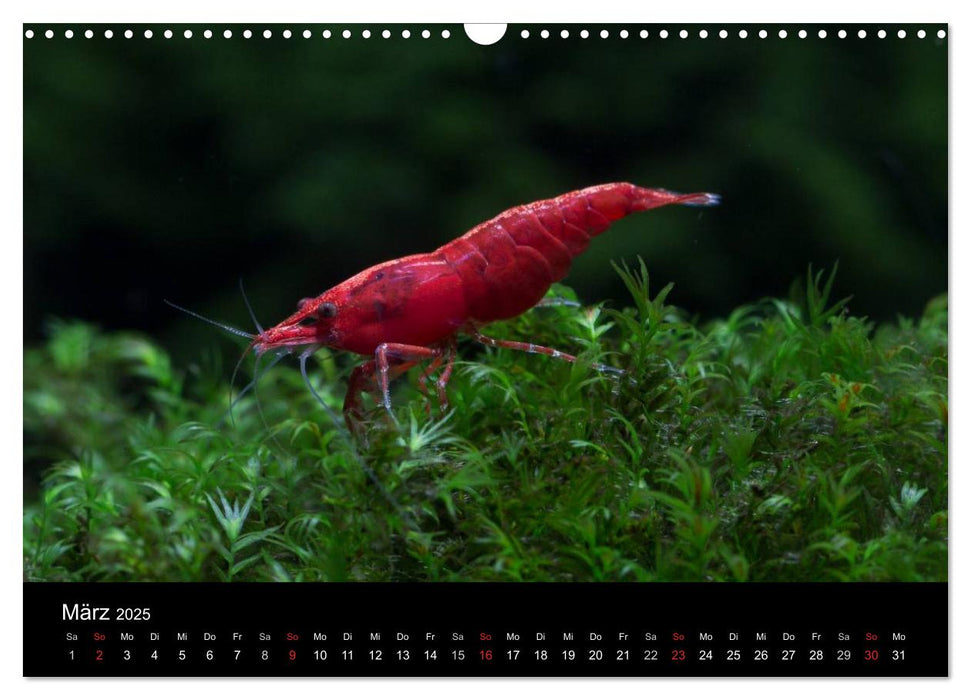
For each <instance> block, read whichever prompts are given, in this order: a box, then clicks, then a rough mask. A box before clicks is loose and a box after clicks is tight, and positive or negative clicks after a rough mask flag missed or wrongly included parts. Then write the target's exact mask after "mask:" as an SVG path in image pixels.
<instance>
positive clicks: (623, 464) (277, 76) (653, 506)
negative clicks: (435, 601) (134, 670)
mask: <svg viewBox="0 0 971 700" xmlns="http://www.w3.org/2000/svg"><path fill="white" fill-rule="evenodd" d="M493 39H495V40H494V41H493V40H492V39H489V40H488V41H487V42H484V43H479V42H477V41H474V40H473V39H472V38H470V37H469V35H468V34H467V32H466V30H465V28H463V26H462V25H400V24H387V25H382V24H369V25H332V24H299V23H294V24H287V23H279V24H269V25H262V24H261V25H256V24H254V25H237V24H225V25H223V24H211V25H179V24H172V25H122V24H116V25H98V24H91V25H81V24H76V25H24V38H23V57H24V62H23V72H24V89H23V109H24V112H23V126H24V129H23V134H24V137H23V139H24V140H23V158H24V163H23V179H24V231H23V241H24V319H25V321H24V359H23V373H24V387H23V435H24V494H23V578H24V582H25V584H26V585H30V584H33V583H40V582H43V583H72V584H74V583H85V584H114V583H131V582H138V583H193V584H198V583H217V582H219V583H233V584H237V583H239V584H249V583H257V582H258V583H270V582H276V583H294V584H296V583H328V584H329V583H341V584H344V583H355V582H368V583H377V584H382V585H383V584H389V585H391V588H390V589H384V588H383V589H381V590H393V589H394V588H393V587H394V585H398V584H401V585H405V584H407V585H412V584H425V583H435V584H443V583H453V582H463V583H476V584H500V583H517V584H518V583H526V584H534V583H565V584H607V583H632V584H652V583H657V584H670V583H686V584H721V583H731V584H745V585H748V584H778V583H799V584H804V583H848V582H853V583H888V584H890V583H942V582H947V580H948V92H947V91H948V41H949V39H948V36H947V31H946V25H930V24H928V25H909V24H908V25H896V24H886V25H845V26H844V25H772V24H767V25H720V24H712V25H694V24H692V25H641V24H630V25H622V24H603V25H600V24H589V25H561V24H548V25H540V24H537V25H508V26H507V27H505V31H504V33H503V34H502V35H501V37H498V38H496V37H493ZM293 588H298V587H297V586H293ZM443 595H444V593H443ZM59 610H60V608H59ZM65 614H68V613H65ZM71 614H73V613H71Z"/></svg>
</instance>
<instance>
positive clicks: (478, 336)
mask: <svg viewBox="0 0 971 700" xmlns="http://www.w3.org/2000/svg"><path fill="white" fill-rule="evenodd" d="M467 332H468V333H469V335H471V336H472V337H473V338H474V339H475V340H477V341H479V342H480V343H483V344H484V345H491V346H492V347H494V348H508V349H510V350H520V351H522V352H530V353H533V354H534V355H547V356H549V357H555V358H557V359H559V360H566V361H567V362H576V361H577V358H576V355H570V354H569V353H565V352H562V351H560V350H556V349H555V348H548V347H546V346H545V345H536V344H535V343H523V342H520V341H518V340H498V339H496V338H490V337H489V336H487V335H482V333H480V332H479V331H478V330H477V329H475V328H472V329H469V330H468V331H467ZM590 366H591V367H593V368H594V369H595V370H597V371H598V372H607V373H609V374H617V375H621V374H626V372H624V370H622V369H620V368H619V367H611V366H610V365H604V364H601V363H599V362H593V363H591V364H590Z"/></svg>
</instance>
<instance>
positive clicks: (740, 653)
mask: <svg viewBox="0 0 971 700" xmlns="http://www.w3.org/2000/svg"><path fill="white" fill-rule="evenodd" d="M24 599H25V619H24V629H25V655H24V659H25V661H24V673H25V675H28V676H173V675H175V676H288V675H292V676H645V677H650V676H668V677H670V676H675V677H677V676H684V677H691V676H946V675H947V673H948V667H947V585H946V584H934V583H931V584H712V585H706V584H229V585H227V584H129V585H125V584H25V587H24Z"/></svg>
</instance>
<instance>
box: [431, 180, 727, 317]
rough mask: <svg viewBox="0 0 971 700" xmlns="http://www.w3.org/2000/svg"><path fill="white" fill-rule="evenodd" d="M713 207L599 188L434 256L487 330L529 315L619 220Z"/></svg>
mask: <svg viewBox="0 0 971 700" xmlns="http://www.w3.org/2000/svg"><path fill="white" fill-rule="evenodd" d="M715 203H717V198H715V197H714V196H713V195H709V194H706V193H695V194H687V195H684V194H678V193H676V192H670V191H668V190H662V189H649V188H644V187H637V186H636V185H632V184H629V183H623V182H621V183H612V184H608V185H597V186H594V187H588V188H586V189H582V190H577V191H575V192H568V193H567V194H564V195H560V196H559V197H555V198H553V199H546V200H542V201H539V202H534V203H532V204H525V205H522V206H519V207H514V208H512V209H508V210H507V211H505V212H503V213H502V214H499V216H497V217H495V218H493V219H490V220H489V221H486V222H485V223H482V224H480V225H479V226H476V227H475V228H474V229H472V230H471V231H469V232H468V233H467V234H465V235H464V236H462V237H461V238H458V239H456V240H454V241H452V242H450V243H447V244H446V245H444V246H442V247H441V248H439V249H438V250H437V251H436V253H439V254H441V255H442V256H443V257H444V258H445V259H446V260H448V261H449V263H450V264H451V265H452V267H453V268H454V269H455V271H456V273H457V274H458V276H459V277H460V278H461V280H462V284H463V292H464V297H465V304H466V307H467V309H468V313H469V317H470V319H472V320H474V321H477V322H479V323H489V322H490V321H497V320H500V319H504V318H512V317H514V316H518V315H519V314H521V313H523V312H524V311H527V310H528V309H530V308H532V307H533V306H535V305H536V303H537V302H539V300H540V299H542V298H543V296H544V295H545V294H546V291H547V290H548V289H549V288H550V285H551V284H553V283H554V282H558V281H559V280H561V279H563V278H564V277H565V276H566V274H567V272H568V271H569V269H570V263H571V262H572V260H573V258H574V257H576V256H577V255H579V254H580V253H582V252H583V251H585V250H586V249H587V247H588V246H589V245H590V239H591V238H593V237H594V236H597V235H599V234H601V233H603V232H604V231H606V230H607V228H609V227H610V224H611V223H612V222H614V221H616V220H617V219H621V218H623V217H625V216H627V215H628V214H632V213H634V212H638V211H645V210H647V209H653V208H655V207H660V206H664V205H667V204H693V205H700V206H704V205H707V204H715Z"/></svg>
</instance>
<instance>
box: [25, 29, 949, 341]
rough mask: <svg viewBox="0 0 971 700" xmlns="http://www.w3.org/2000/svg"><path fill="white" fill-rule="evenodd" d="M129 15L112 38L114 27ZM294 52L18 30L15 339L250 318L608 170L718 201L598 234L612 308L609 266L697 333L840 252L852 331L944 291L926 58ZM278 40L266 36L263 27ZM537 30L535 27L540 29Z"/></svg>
mask: <svg viewBox="0 0 971 700" xmlns="http://www.w3.org/2000/svg"><path fill="white" fill-rule="evenodd" d="M126 26H129V25H126ZM588 26H589V28H590V30H591V33H592V36H591V38H588V39H585V40H584V39H580V38H579V37H578V31H577V30H578V28H576V27H573V28H571V29H572V35H573V36H572V38H570V39H568V40H562V39H559V38H555V39H554V38H550V39H546V40H542V39H540V38H539V37H538V28H537V27H530V29H531V31H532V37H531V38H530V39H528V40H523V39H521V38H520V37H519V32H520V30H521V29H522V27H510V30H509V32H508V33H507V34H506V37H505V38H504V39H503V40H502V41H501V42H500V43H499V44H497V45H495V46H490V47H480V46H476V45H475V44H473V43H472V42H470V41H469V40H468V39H467V38H466V37H465V35H464V33H463V32H462V29H461V27H458V26H449V27H448V28H449V29H450V31H451V38H450V39H448V40H443V39H441V38H440V37H439V33H440V30H441V27H436V28H435V29H434V33H433V37H432V38H431V39H427V40H425V39H422V38H420V37H419V36H418V31H419V30H420V27H412V28H411V30H412V37H411V38H410V39H407V40H404V39H402V38H400V30H401V29H402V27H400V26H397V27H393V29H394V32H395V37H394V38H392V39H389V40H385V39H382V38H380V31H381V29H383V28H384V27H382V26H375V25H371V26H370V28H371V30H372V37H371V38H370V39H368V40H364V39H361V38H359V37H358V36H357V35H358V34H359V31H360V27H352V29H353V30H354V33H355V35H356V36H355V38H353V39H350V40H344V39H342V38H339V33H340V31H341V30H342V29H344V27H343V26H333V25H330V26H329V27H328V28H329V29H330V30H331V31H332V32H333V33H334V37H335V38H331V39H329V40H325V39H323V38H321V31H322V29H323V28H324V27H323V26H313V27H312V29H313V32H314V38H312V39H310V40H307V39H304V38H303V37H302V36H301V32H302V30H303V29H304V28H305V26H304V25H278V26H275V27H273V30H274V37H273V39H271V40H265V39H263V38H262V36H261V35H262V31H263V29H264V28H265V25H253V26H251V27H250V28H251V29H252V30H253V31H254V38H251V39H244V38H243V37H242V29H243V28H244V27H242V26H235V27H233V30H234V37H233V38H232V39H230V40H226V39H223V38H222V30H223V29H225V27H224V26H219V25H211V28H212V29H214V30H215V32H216V36H215V37H214V38H212V39H209V40H206V39H204V38H202V30H203V29H204V27H199V26H193V27H191V28H192V29H193V31H194V34H195V36H194V37H193V38H192V39H190V40H186V39H184V38H183V37H182V32H183V30H184V29H185V27H184V26H177V25H168V27H170V28H171V29H173V30H174V31H175V37H174V38H172V39H168V40H166V39H164V38H162V31H163V30H164V29H165V28H166V27H165V26H153V27H152V29H153V31H154V33H155V37H154V38H153V39H151V40H146V39H144V38H143V37H142V32H143V30H144V29H145V27H136V36H135V38H133V39H125V38H123V36H122V35H121V32H122V30H123V29H124V28H125V27H121V26H118V27H114V31H115V37H114V38H113V39H111V40H106V39H104V38H103V31H104V27H103V26H101V27H99V26H91V27H90V28H92V29H94V30H95V38H94V39H90V40H88V39H84V38H83V37H82V36H81V35H82V33H83V30H84V29H86V28H88V27H87V26H73V27H72V28H73V29H74V31H75V37H74V38H73V39H71V40H67V39H64V38H63V30H64V27H57V28H55V29H56V33H57V38H55V39H51V40H48V39H45V38H43V36H42V34H43V31H44V30H45V29H47V27H46V26H32V27H31V28H33V29H34V30H35V33H36V36H35V38H33V39H30V40H25V41H24V186H25V187H24V200H25V201H24V218H25V221H24V226H25V230H24V236H25V261H24V264H25V318H26V321H25V336H26V337H25V342H28V343H30V342H34V341H36V340H37V339H38V338H40V337H41V335H42V332H43V324H44V321H45V319H46V318H48V317H50V316H57V317H67V318H82V319H87V320H90V321H94V322H96V323H98V324H99V325H101V326H102V327H105V328H131V329H141V330H144V331H146V332H149V333H151V334H154V335H156V336H158V337H160V338H161V339H162V341H163V343H164V344H165V345H166V346H167V347H169V348H170V349H171V350H173V351H174V352H176V353H177V354H182V356H183V357H185V356H186V355H185V353H194V352H196V351H198V348H199V347H200V346H201V345H203V344H210V343H211V341H212V339H213V338H214V337H215V335H217V334H218V332H216V331H214V330H212V329H208V328H205V327H203V326H201V325H193V324H195V323H196V322H193V321H191V320H190V319H186V318H184V317H182V316H180V315H179V314H177V313H176V312H174V311H173V310H172V309H170V308H168V307H166V306H164V305H163V303H162V299H163V298H170V299H172V300H175V301H177V302H179V303H181V304H184V305H186V306H189V307H191V308H193V309H196V310H198V311H201V312H203V313H206V314H210V315H212V316H214V317H217V318H219V319H221V320H223V321H226V322H228V323H232V324H237V325H239V326H241V327H244V328H247V329H248V328H249V327H250V325H251V324H250V323H249V321H248V319H247V316H246V312H245V308H244V306H243V302H242V299H241V297H240V295H239V291H238V288H237V280H238V278H239V277H242V278H244V280H245V281H246V283H247V287H248V291H249V293H250V295H251V298H252V300H253V304H254V306H255V308H256V312H257V314H258V316H259V317H260V319H261V321H262V322H263V323H265V324H272V323H275V322H277V321H278V320H280V319H281V318H282V317H283V316H285V315H286V314H288V313H289V312H290V311H291V310H292V309H293V308H294V305H295V303H296V301H297V299H299V298H301V297H304V296H309V295H315V294H318V293H319V292H321V291H323V290H324V289H325V288H327V287H329V286H331V285H333V284H336V283H337V282H339V281H341V280H342V279H344V278H346V277H348V276H350V275H351V274H353V273H355V272H357V271H358V270H360V269H362V268H364V267H366V266H368V265H371V264H373V263H376V262H379V261H381V260H384V259H388V258H392V257H398V256H401V255H405V254H408V253H413V252H419V251H424V250H429V249H432V248H435V247H437V246H438V245H440V244H441V243H444V242H445V241H447V240H449V239H451V238H453V237H455V236H458V235H460V234H461V233H463V232H464V231H465V230H467V229H468V228H470V227H472V226H473V225H475V224H477V223H478V222H480V221H482V220H484V219H487V218H490V217H491V216H493V215H495V214H497V213H498V212H500V211H501V210H503V209H505V208H507V207H510V206H513V205H515V204H520V203H524V202H529V201H532V200H536V199H541V198H545V197H548V196H553V195H556V194H559V193H561V192H564V191H567V190H570V189H575V188H579V187H584V186H587V185H592V184H596V183H601V182H608V181H614V180H629V181H632V182H635V183H638V184H642V185H648V186H661V187H667V188H670V189H675V190H683V191H695V190H708V191H714V192H719V193H721V194H722V196H723V198H724V199H723V205H722V206H721V207H718V208H715V209H709V210H699V209H666V210H660V211H657V212H651V213H648V214H643V215H639V216H636V217H632V218H630V219H627V220H625V221H622V222H620V223H619V224H618V225H616V226H615V228H614V229H613V230H611V231H610V232H608V233H607V234H605V235H604V236H603V237H601V238H600V239H598V240H597V241H596V242H595V243H594V245H593V246H592V247H591V249H590V251H588V252H587V253H586V254H585V255H584V256H583V257H581V258H579V259H578V260H577V261H576V264H575V266H574V268H573V270H572V272H571V274H570V276H569V277H568V278H567V280H566V282H567V283H568V284H570V285H572V286H574V287H576V288H577V289H578V291H579V293H580V296H581V298H582V299H583V300H584V301H587V302H595V301H600V300H604V299H612V300H613V303H614V304H617V305H623V304H626V303H628V300H627V297H626V294H625V292H624V291H623V288H622V286H621V285H620V282H619V279H618V278H617V276H616V274H615V273H614V272H613V270H612V269H611V267H610V265H609V261H610V260H612V259H619V258H622V257H623V258H627V259H633V258H634V257H635V256H636V255H642V256H644V257H645V259H646V260H647V261H648V264H649V268H650V270H651V274H652V276H653V279H655V280H656V282H658V283H667V282H669V281H673V282H675V284H676V287H675V291H674V294H673V296H672V297H671V301H672V302H673V303H675V304H676V305H678V306H681V307H684V308H686V309H688V310H689V311H690V312H692V313H696V314H698V315H699V316H701V317H703V318H704V317H710V316H714V315H719V314H724V313H726V312H728V311H729V310H731V309H732V308H733V307H735V306H737V305H739V304H741V303H745V302H749V301H753V300H755V299H757V298H759V297H762V296H766V295H777V296H784V295H785V294H786V293H787V292H788V290H789V287H790V285H791V283H792V282H793V281H794V280H795V279H796V278H798V277H800V276H801V275H804V274H805V271H806V267H807V265H808V264H810V263H812V264H813V265H814V266H816V267H819V266H829V265H831V264H832V263H833V262H834V261H835V260H837V259H838V260H839V261H840V273H839V276H838V279H837V284H836V290H835V291H836V293H838V294H840V295H845V294H853V295H854V300H853V302H852V304H851V307H850V308H851V311H852V312H853V313H855V314H866V315H869V316H871V317H874V318H876V319H892V318H894V317H895V316H896V314H898V313H901V314H905V315H911V316H913V315H916V314H918V313H919V312H920V310H921V309H922V307H923V305H924V304H925V303H926V302H927V300H928V299H929V298H930V297H931V296H933V295H935V294H939V293H941V292H943V291H945V290H946V288H947V45H946V41H940V40H937V39H936V38H932V37H933V34H934V33H936V30H937V29H938V27H936V26H934V27H931V26H927V27H926V29H928V30H930V32H931V34H930V36H929V37H928V38H925V39H918V38H916V31H915V30H916V27H909V28H908V31H909V37H908V38H907V39H905V40H900V39H897V38H896V30H897V29H898V28H899V27H898V26H896V25H895V26H893V27H888V29H890V36H889V37H888V38H886V39H882V40H880V39H877V38H876V37H875V28H868V29H869V32H868V33H869V38H867V39H862V40H861V39H858V38H856V37H855V31H856V28H850V29H851V32H852V33H851V36H850V37H849V38H847V39H843V40H840V39H838V38H836V36H835V31H834V29H833V28H830V36H829V38H827V39H825V40H819V39H817V38H815V28H810V29H811V31H812V34H811V35H810V38H807V39H804V40H801V39H798V38H796V36H795V33H796V30H797V29H798V27H790V28H789V38H787V39H784V40H781V39H778V38H776V37H775V33H776V31H777V29H778V28H775V29H773V30H772V33H771V36H770V38H768V39H764V40H763V39H758V38H756V37H755V31H757V28H751V30H750V36H749V38H748V39H745V40H742V39H738V38H737V29H738V27H732V28H731V30H732V31H731V36H730V38H728V39H724V40H723V39H719V38H717V37H716V33H717V31H718V29H720V28H721V27H719V26H708V27H706V28H707V29H708V30H709V38H707V39H704V40H702V39H698V38H695V35H696V34H697V27H694V28H691V32H692V37H693V38H690V39H687V40H681V39H679V38H676V33H677V31H678V29H680V27H671V26H668V29H669V30H670V31H671V35H672V36H671V37H669V38H668V39H665V40H662V39H660V38H658V36H657V30H658V27H648V29H649V30H650V32H651V36H650V38H649V39H647V40H642V39H640V38H638V37H637V31H638V30H639V29H640V27H631V29H632V34H633V35H632V37H631V38H628V39H626V40H622V39H620V38H618V36H617V29H618V28H617V27H609V29H610V30H611V32H612V37H611V38H610V39H609V40H607V41H604V40H602V39H600V38H599V37H598V35H599V30H600V29H601V28H602V27H599V26H592V25H588ZM287 27H288V28H290V29H291V30H293V32H294V36H293V38H290V39H284V38H283V37H282V35H281V32H282V30H283V29H284V28H287ZM559 29H560V28H558V27H553V31H554V34H555V35H558V33H559Z"/></svg>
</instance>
